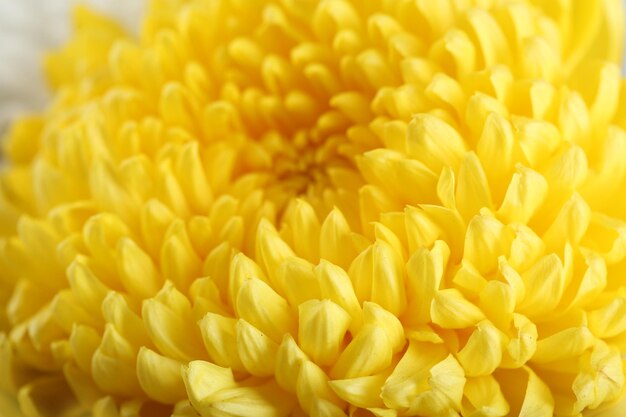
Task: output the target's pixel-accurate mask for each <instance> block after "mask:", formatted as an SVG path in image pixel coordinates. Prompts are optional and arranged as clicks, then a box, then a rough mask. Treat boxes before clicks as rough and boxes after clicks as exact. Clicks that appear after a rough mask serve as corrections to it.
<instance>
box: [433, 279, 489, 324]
mask: <svg viewBox="0 0 626 417" xmlns="http://www.w3.org/2000/svg"><path fill="white" fill-rule="evenodd" d="M430 316H431V318H432V322H433V323H435V324H437V325H439V326H441V327H443V328H444V329H463V328H466V327H469V326H472V325H474V324H476V323H478V322H479V321H481V320H482V319H484V318H485V316H484V314H483V313H482V311H480V309H479V308H478V307H476V306H475V305H474V304H472V303H471V302H469V301H468V300H466V299H465V298H464V297H463V295H462V294H461V292H460V291H458V290H455V289H453V288H447V289H443V290H439V291H437V292H436V293H435V295H434V298H433V301H432V303H431V305H430Z"/></svg>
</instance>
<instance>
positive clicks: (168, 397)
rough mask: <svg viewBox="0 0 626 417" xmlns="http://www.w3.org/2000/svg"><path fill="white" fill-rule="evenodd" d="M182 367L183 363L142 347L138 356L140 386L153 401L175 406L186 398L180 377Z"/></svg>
mask: <svg viewBox="0 0 626 417" xmlns="http://www.w3.org/2000/svg"><path fill="white" fill-rule="evenodd" d="M182 365H183V364H182V362H179V361H177V360H174V359H171V358H168V357H166V356H162V355H159V354H158V353H156V352H154V351H153V350H150V349H148V348H146V347H141V349H139V354H138V355H137V378H138V379H139V385H141V388H142V389H143V390H144V392H145V393H146V394H147V395H148V396H149V397H150V398H152V399H153V400H156V401H159V402H163V403H166V404H174V403H176V402H177V401H180V400H182V399H184V398H185V397H186V392H185V384H184V383H183V379H182V378H181V375H180V369H181V366H182Z"/></svg>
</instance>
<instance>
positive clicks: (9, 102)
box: [0, 0, 147, 134]
mask: <svg viewBox="0 0 626 417" xmlns="http://www.w3.org/2000/svg"><path fill="white" fill-rule="evenodd" d="M146 1H147V0H146ZM78 3H80V4H87V5H89V6H91V7H93V8H95V9H97V10H99V11H101V12H103V13H105V14H108V15H110V16H112V17H114V18H115V19H116V20H118V21H119V22H122V23H123V24H124V26H125V27H126V28H127V29H128V30H129V31H130V32H135V33H136V32H137V27H138V21H139V19H140V16H141V12H142V10H143V6H144V0H0V134H1V133H2V132H3V131H4V130H5V129H6V127H7V125H8V123H9V121H10V120H11V119H12V118H14V117H15V116H17V115H19V114H23V113H25V112H29V111H35V110H38V109H41V108H42V107H43V106H44V105H45V103H46V102H47V99H48V92H47V87H46V82H45V80H44V77H43V74H42V71H41V59H42V56H43V53H44V51H46V50H49V49H50V48H54V47H56V46H58V45H61V44H62V43H63V42H64V41H65V40H66V39H67V38H68V37H69V36H70V31H71V25H70V17H71V10H72V7H73V6H74V5H75V4H78Z"/></svg>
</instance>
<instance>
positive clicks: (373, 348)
mask: <svg viewBox="0 0 626 417" xmlns="http://www.w3.org/2000/svg"><path fill="white" fill-rule="evenodd" d="M392 353H393V350H392V346H391V343H390V342H389V339H388V338H387V333H386V332H385V330H384V328H383V327H380V326H379V325H368V326H363V327H362V328H361V330H360V331H359V332H358V333H357V334H356V335H355V336H354V338H353V339H352V341H351V342H350V344H349V345H348V346H347V347H346V348H345V350H344V351H343V352H342V353H341V355H339V358H338V359H337V361H336V362H335V365H334V366H333V367H332V369H331V371H330V375H331V377H332V378H333V379H347V378H357V377H361V376H368V375H372V374H375V373H377V372H380V371H381V370H383V369H385V368H386V367H387V366H389V364H390V363H391V356H392Z"/></svg>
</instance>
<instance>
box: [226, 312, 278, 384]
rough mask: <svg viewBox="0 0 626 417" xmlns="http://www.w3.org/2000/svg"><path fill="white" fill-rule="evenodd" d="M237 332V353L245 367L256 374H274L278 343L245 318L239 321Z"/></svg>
mask: <svg viewBox="0 0 626 417" xmlns="http://www.w3.org/2000/svg"><path fill="white" fill-rule="evenodd" d="M236 332H237V353H238V354H239V358H241V363H242V364H243V366H244V368H246V370H247V371H248V372H250V374H252V375H256V376H270V375H273V374H274V368H275V361H276V354H277V352H278V344H277V343H275V342H273V341H272V340H270V338H269V337H267V336H266V335H265V334H263V333H262V332H261V331H260V330H259V329H257V328H256V327H254V326H252V325H251V324H249V323H248V322H246V321H245V320H243V319H239V320H238V321H237V325H236Z"/></svg>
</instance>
